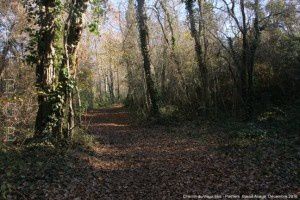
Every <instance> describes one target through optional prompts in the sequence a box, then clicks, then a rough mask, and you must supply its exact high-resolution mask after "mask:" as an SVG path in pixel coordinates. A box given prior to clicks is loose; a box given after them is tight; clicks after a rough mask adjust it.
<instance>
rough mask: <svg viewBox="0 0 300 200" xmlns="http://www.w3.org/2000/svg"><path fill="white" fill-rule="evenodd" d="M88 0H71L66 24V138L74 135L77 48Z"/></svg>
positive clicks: (64, 60)
mask: <svg viewBox="0 0 300 200" xmlns="http://www.w3.org/2000/svg"><path fill="white" fill-rule="evenodd" d="M87 3H88V0H71V2H70V4H69V6H70V10H69V16H68V19H67V24H66V26H65V36H64V50H65V54H64V59H63V62H62V71H61V73H60V80H61V82H62V88H63V91H64V95H65V103H66V105H67V106H68V109H67V110H68V116H67V118H68V125H67V132H66V133H65V138H70V137H71V136H72V132H73V129H74V127H75V114H74V106H73V105H74V103H73V99H74V97H73V96H74V88H75V76H76V63H77V62H76V60H77V49H78V44H79V41H80V38H81V36H82V31H83V14H84V13H85V11H86V9H87Z"/></svg>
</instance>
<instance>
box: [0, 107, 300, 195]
mask: <svg viewBox="0 0 300 200" xmlns="http://www.w3.org/2000/svg"><path fill="white" fill-rule="evenodd" d="M84 123H85V125H86V126H87V128H88V131H89V133H90V134H92V135H93V136H95V138H96V140H97V141H98V142H97V143H96V144H95V145H94V146H93V147H92V148H90V149H86V148H84V149H80V150H79V149H76V150H69V151H63V152H59V151H57V150H54V149H53V148H51V147H47V146H40V147H39V146H37V147H32V148H26V149H23V150H22V151H16V150H14V151H13V150H7V151H2V152H1V153H0V164H1V165H0V180H1V182H0V183H1V190H2V193H4V195H5V196H6V197H7V196H8V197H9V198H10V199H59V200H61V199H77V200H78V199H91V200H94V199H101V200H102V199H109V200H110V199H117V200H119V199H122V200H123V199H124V200H125V199H130V200H131V199H138V200H139V199H172V200H173V199H182V197H183V195H225V194H227V195H230V194H231V195H232V194H235V195H236V194H244V195H249V194H261V195H265V194H269V193H270V194H295V193H297V192H299V180H298V179H297V169H298V168H299V159H297V156H295V155H297V152H298V151H297V149H295V146H297V145H296V144H294V143H292V141H296V140H294V139H293V140H291V141H285V140H282V139H280V140H275V139H270V138H269V139H268V137H260V136H261V134H260V132H259V134H257V136H259V137H257V138H254V137H249V138H244V137H243V138H242V139H239V137H237V136H234V138H236V139H234V140H233V139H232V138H231V139H230V138H227V137H228V135H230V134H229V133H228V132H227V130H226V129H224V128H221V127H219V126H217V125H212V126H207V125H206V124H205V123H202V124H201V125H184V126H181V127H180V126H178V127H175V126H173V127H162V126H153V127H141V126H134V125H133V124H132V123H131V121H130V118H129V116H128V113H127V112H126V110H125V109H123V108H120V107H118V108H111V109H102V110H97V111H91V112H89V113H88V114H87V115H86V116H85V121H84ZM251 127H252V126H250V130H251ZM241 129H242V127H238V130H241ZM255 134H256V133H255ZM278 141H281V143H280V144H277V143H276V142H278ZM298 157H299V156H298ZM3 191H4V192H3Z"/></svg>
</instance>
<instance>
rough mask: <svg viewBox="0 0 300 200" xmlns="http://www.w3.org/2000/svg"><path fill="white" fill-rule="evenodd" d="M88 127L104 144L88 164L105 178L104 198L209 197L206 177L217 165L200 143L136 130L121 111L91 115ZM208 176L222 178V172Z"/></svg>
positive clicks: (156, 131) (156, 130)
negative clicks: (213, 163) (201, 193)
mask: <svg viewBox="0 0 300 200" xmlns="http://www.w3.org/2000/svg"><path fill="white" fill-rule="evenodd" d="M85 123H86V124H87V125H88V127H89V130H90V132H91V133H92V134H93V135H95V136H96V137H97V138H98V139H99V141H100V142H102V144H100V145H98V146H96V147H95V148H94V152H96V153H94V155H93V156H92V157H91V158H90V160H89V162H90V164H91V165H92V166H93V167H94V168H95V169H96V171H97V175H98V176H99V177H102V178H103V179H102V181H103V185H104V187H103V188H102V189H103V190H102V191H101V192H102V197H103V198H104V199H182V197H183V195H185V194H199V192H205V191H204V190H206V189H204V188H203V186H204V185H205V184H207V181H205V180H204V179H206V178H207V177H208V176H205V173H206V172H207V170H208V169H210V168H213V166H212V165H210V166H209V164H210V163H211V164H212V160H211V159H210V157H207V156H205V155H203V152H204V151H205V148H204V147H203V146H200V145H199V144H197V142H195V141H192V140H178V139H175V138H172V137H170V135H169V134H166V133H165V131H164V130H163V129H162V128H159V127H153V128H149V127H148V128H143V127H136V126H134V125H132V123H131V121H130V118H129V115H128V113H127V112H126V110H125V109H124V108H122V107H114V108H111V109H101V110H98V111H92V112H90V113H88V114H87V115H86V116H85ZM205 163H207V164H208V165H206V164H205ZM203 167H205V169H204V168H203ZM209 176H210V177H211V178H215V179H216V180H217V179H218V178H219V176H218V172H217V171H215V173H214V174H211V175H209ZM205 188H208V187H205ZM212 189H213V190H215V189H216V188H212ZM207 192H208V191H207ZM211 192H213V191H211ZM211 192H210V193H211Z"/></svg>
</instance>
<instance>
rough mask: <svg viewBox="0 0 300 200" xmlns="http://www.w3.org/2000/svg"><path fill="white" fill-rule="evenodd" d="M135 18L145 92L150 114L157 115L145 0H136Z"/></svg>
mask: <svg viewBox="0 0 300 200" xmlns="http://www.w3.org/2000/svg"><path fill="white" fill-rule="evenodd" d="M137 3H138V4H137V18H138V27H139V32H140V45H141V52H142V55H143V59H144V72H145V79H146V86H147V94H148V96H149V98H150V104H151V105H149V106H150V114H151V115H152V116H157V115H159V110H158V105H157V94H156V89H155V86H154V82H153V79H152V75H151V60H150V55H149V33H148V26H147V16H146V11H145V0H137Z"/></svg>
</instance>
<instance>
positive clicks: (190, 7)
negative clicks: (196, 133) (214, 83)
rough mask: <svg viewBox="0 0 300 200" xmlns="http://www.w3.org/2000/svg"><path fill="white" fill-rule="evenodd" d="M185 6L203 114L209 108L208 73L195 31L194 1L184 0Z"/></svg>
mask: <svg viewBox="0 0 300 200" xmlns="http://www.w3.org/2000/svg"><path fill="white" fill-rule="evenodd" d="M185 4H186V9H187V12H188V16H189V21H190V29H191V35H192V37H193V39H194V42H195V52H196V58H197V62H198V68H199V71H200V75H201V77H200V78H201V80H202V95H201V96H202V97H203V99H204V103H205V112H207V109H208V107H209V98H208V95H209V94H208V72H207V67H206V65H205V62H204V58H203V50H202V46H201V41H200V33H198V31H197V29H196V21H195V14H194V0H186V1H185Z"/></svg>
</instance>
